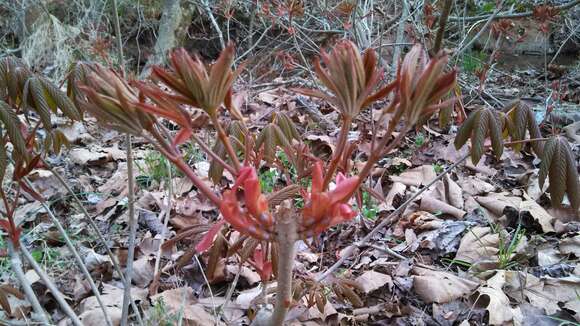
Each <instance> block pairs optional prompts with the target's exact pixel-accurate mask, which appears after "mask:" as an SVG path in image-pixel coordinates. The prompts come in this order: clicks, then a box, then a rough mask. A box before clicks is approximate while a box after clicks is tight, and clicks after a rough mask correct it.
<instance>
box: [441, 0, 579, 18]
mask: <svg viewBox="0 0 580 326" xmlns="http://www.w3.org/2000/svg"><path fill="white" fill-rule="evenodd" d="M578 4H580V0H573V1H570V2H568V3H565V4H563V5H559V6H555V7H554V8H556V9H558V10H559V11H563V10H567V9H570V8H573V7H575V6H576V5H578ZM533 14H534V12H533V11H526V12H521V13H515V14H510V13H502V14H498V15H495V16H494V15H493V14H491V15H480V16H473V17H459V16H450V17H449V21H450V22H457V21H464V22H466V23H469V22H473V21H479V20H483V19H488V18H490V17H492V16H493V17H492V20H496V19H512V18H524V17H530V16H532V15H533Z"/></svg>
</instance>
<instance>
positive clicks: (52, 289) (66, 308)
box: [20, 243, 83, 326]
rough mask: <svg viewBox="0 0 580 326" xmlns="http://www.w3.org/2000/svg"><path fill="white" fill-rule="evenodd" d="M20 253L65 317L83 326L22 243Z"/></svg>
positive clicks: (77, 325) (78, 325)
mask: <svg viewBox="0 0 580 326" xmlns="http://www.w3.org/2000/svg"><path fill="white" fill-rule="evenodd" d="M20 252H21V253H22V255H24V258H25V259H26V261H28V263H29V264H30V266H32V268H33V269H34V271H35V272H36V274H38V276H39V277H40V279H41V280H42V282H43V283H44V285H46V287H47V288H48V289H49V290H50V293H51V294H52V296H53V297H54V299H55V300H56V302H58V304H59V305H60V308H61V309H62V311H63V312H64V313H65V315H67V316H68V317H69V318H70V320H71V321H72V323H73V324H74V325H76V326H83V323H81V321H80V319H79V317H78V316H77V314H75V312H74V310H73V309H72V308H71V307H70V306H69V304H68V302H66V300H65V298H64V296H63V295H62V293H61V292H60V291H59V290H58V288H57V287H56V285H55V284H54V282H53V281H52V280H51V279H50V278H49V277H48V275H46V273H45V272H44V270H43V269H42V267H40V265H38V263H37V262H36V260H34V257H32V255H31V254H30V252H28V249H26V247H25V246H24V244H22V243H21V244H20Z"/></svg>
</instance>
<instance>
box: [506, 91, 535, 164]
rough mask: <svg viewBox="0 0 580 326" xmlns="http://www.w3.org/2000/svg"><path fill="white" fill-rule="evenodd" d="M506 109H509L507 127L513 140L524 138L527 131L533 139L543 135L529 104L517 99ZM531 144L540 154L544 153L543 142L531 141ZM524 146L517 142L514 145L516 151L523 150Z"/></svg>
mask: <svg viewBox="0 0 580 326" xmlns="http://www.w3.org/2000/svg"><path fill="white" fill-rule="evenodd" d="M505 110H507V119H506V127H507V131H508V133H509V135H510V139H511V141H512V142H517V141H521V140H524V139H525V137H526V131H528V132H529V134H530V138H531V139H534V138H541V137H542V133H541V132H540V127H538V123H537V122H536V117H535V115H534V112H533V111H532V109H531V108H530V107H529V106H528V105H526V104H525V103H522V102H521V101H520V100H516V101H514V102H512V103H510V104H508V105H507V106H506V107H505ZM531 146H532V148H533V150H534V152H535V153H536V154H537V155H538V156H541V155H542V150H543V144H542V142H539V141H534V142H531ZM522 147H523V146H522V143H516V144H514V145H513V146H512V148H513V149H514V150H515V151H516V152H519V151H521V149H522Z"/></svg>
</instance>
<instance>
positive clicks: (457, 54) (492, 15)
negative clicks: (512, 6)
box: [453, 0, 504, 57]
mask: <svg viewBox="0 0 580 326" xmlns="http://www.w3.org/2000/svg"><path fill="white" fill-rule="evenodd" d="M503 3H504V0H502V1H501V2H500V4H499V5H498V6H497V8H496V9H495V11H494V12H493V13H492V14H491V16H489V17H488V18H487V20H486V21H485V24H484V25H483V27H482V28H481V29H480V30H479V32H477V34H475V36H473V37H472V38H471V40H470V41H469V42H467V44H465V45H464V46H462V47H461V48H460V49H459V50H457V51H456V52H455V53H454V54H453V56H454V57H459V56H460V55H461V54H462V53H463V52H465V50H467V49H469V48H470V47H471V45H472V44H473V43H475V41H476V40H477V39H478V38H479V37H480V36H481V34H483V32H485V31H486V30H487V27H488V26H489V25H490V24H491V22H492V21H493V20H494V19H495V18H496V17H497V15H498V13H499V11H500V10H501V8H502V7H503ZM462 43H463V42H462ZM459 45H461V44H459Z"/></svg>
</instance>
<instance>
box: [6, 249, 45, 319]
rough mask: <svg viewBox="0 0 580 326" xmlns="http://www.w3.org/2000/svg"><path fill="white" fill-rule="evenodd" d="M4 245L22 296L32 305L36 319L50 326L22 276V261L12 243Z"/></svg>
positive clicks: (28, 284) (28, 283)
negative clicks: (22, 291) (22, 292)
mask: <svg viewBox="0 0 580 326" xmlns="http://www.w3.org/2000/svg"><path fill="white" fill-rule="evenodd" d="M5 243H6V247H7V248H8V255H10V267H11V268H12V270H13V271H14V274H15V275H16V278H17V279H18V282H20V286H22V289H23V290H24V294H25V295H26V298H27V299H28V301H29V302H30V305H32V309H33V310H34V313H35V315H36V318H37V319H38V320H39V321H40V322H42V323H43V324H44V325H50V323H49V321H48V320H49V319H48V315H47V314H46V312H45V311H44V309H42V306H41V305H40V302H38V298H37V297H36V294H35V293H34V291H33V290H32V286H31V285H30V282H29V281H28V279H27V278H26V276H25V275H24V271H23V270H22V260H21V259H20V256H19V255H18V252H17V251H16V249H15V248H14V245H13V244H12V241H6V242H5Z"/></svg>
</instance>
